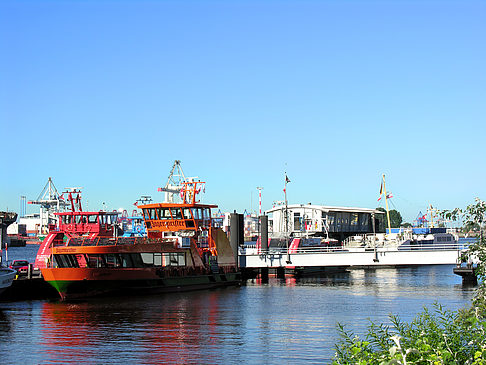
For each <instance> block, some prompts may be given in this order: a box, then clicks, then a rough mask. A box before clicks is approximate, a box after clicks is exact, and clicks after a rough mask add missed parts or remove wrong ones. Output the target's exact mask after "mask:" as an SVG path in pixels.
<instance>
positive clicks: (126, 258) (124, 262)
mask: <svg viewBox="0 0 486 365" xmlns="http://www.w3.org/2000/svg"><path fill="white" fill-rule="evenodd" d="M120 261H121V267H133V262H132V257H131V255H130V254H129V253H121V254H120Z"/></svg>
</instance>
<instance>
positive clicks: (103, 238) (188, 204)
mask: <svg viewBox="0 0 486 365" xmlns="http://www.w3.org/2000/svg"><path fill="white" fill-rule="evenodd" d="M200 184H203V183H202V182H189V183H185V185H184V189H183V191H182V192H181V196H183V202H182V203H160V204H147V205H141V206H139V208H141V209H142V211H143V215H144V221H145V225H146V227H147V232H148V237H130V238H126V237H117V234H118V227H117V226H116V214H117V213H108V212H101V211H100V212H83V211H82V210H81V204H80V199H81V198H80V195H79V191H73V192H69V193H68V194H69V196H68V200H69V201H70V202H71V211H69V212H64V213H56V214H57V215H58V216H59V223H58V225H57V226H56V227H51V230H50V232H49V234H48V235H47V237H46V238H45V240H44V242H43V243H42V246H41V247H40V249H39V254H38V256H37V258H36V264H35V265H36V266H37V267H39V268H40V269H41V271H42V275H43V277H44V279H45V280H46V281H47V282H48V283H50V284H51V285H52V286H54V287H55V288H56V289H57V290H58V292H59V294H60V296H61V298H62V299H63V300H64V299H70V298H79V297H87V296H95V295H100V294H106V293H113V292H121V293H124V294H125V293H128V292H138V293H146V292H167V291H178V290H193V289H203V288H212V287H217V286H223V285H234V284H238V283H239V280H240V273H238V272H237V270H236V260H235V256H234V254H233V250H232V249H231V247H230V244H229V241H228V238H227V237H226V235H225V234H224V232H223V231H222V230H221V229H219V228H216V227H214V225H213V222H212V219H211V208H214V207H216V206H214V205H204V204H199V203H197V202H196V194H197V193H198V189H197V187H198V185H200Z"/></svg>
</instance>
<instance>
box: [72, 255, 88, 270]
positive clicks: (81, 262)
mask: <svg viewBox="0 0 486 365" xmlns="http://www.w3.org/2000/svg"><path fill="white" fill-rule="evenodd" d="M75 257H76V261H77V263H78V266H79V267H88V263H87V261H86V256H85V255H81V254H78V255H75Z"/></svg>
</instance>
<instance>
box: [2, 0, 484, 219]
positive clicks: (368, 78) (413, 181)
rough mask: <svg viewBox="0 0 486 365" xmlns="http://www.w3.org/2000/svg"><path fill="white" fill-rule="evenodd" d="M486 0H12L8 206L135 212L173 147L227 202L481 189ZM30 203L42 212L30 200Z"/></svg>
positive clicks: (440, 195) (228, 205) (6, 31)
mask: <svg viewBox="0 0 486 365" xmlns="http://www.w3.org/2000/svg"><path fill="white" fill-rule="evenodd" d="M484 39H486V2H484V1H76V2H75V1H72V2H69V1H2V2H1V3H0V52H1V54H2V56H1V57H0V131H1V141H2V150H3V158H2V171H1V172H0V174H1V175H0V176H1V178H0V210H6V209H9V210H16V211H18V209H19V197H20V195H26V196H27V199H36V198H37V196H38V195H39V193H40V192H41V190H42V188H43V187H44V185H45V183H46V182H47V179H48V177H49V176H51V177H52V178H53V180H54V183H55V184H56V186H57V187H58V189H60V190H61V189H63V188H64V187H70V186H79V187H83V192H84V195H83V198H84V200H85V201H86V200H87V201H88V207H89V208H90V209H99V208H101V207H102V205H101V204H102V202H106V204H107V206H108V207H109V208H110V209H118V208H120V207H124V208H128V209H130V210H131V209H132V208H133V206H132V203H133V202H134V201H135V200H136V199H137V198H138V197H139V196H140V195H151V196H152V197H153V198H154V199H155V200H161V199H162V194H161V193H158V192H157V191H156V190H157V187H159V186H163V185H164V184H165V182H166V180H167V176H168V174H169V171H170V168H171V166H172V163H173V161H174V160H175V159H179V160H181V161H182V166H183V169H184V172H185V173H186V175H189V176H198V177H199V178H201V179H202V180H204V181H206V182H207V188H206V194H205V196H204V198H203V200H204V201H205V202H211V203H215V204H218V205H219V206H220V207H221V209H222V210H224V211H233V210H237V211H241V212H242V211H243V210H245V209H247V210H249V209H250V208H253V210H256V209H257V205H258V191H257V190H256V187H257V186H262V187H263V188H264V189H263V208H264V209H269V208H270V207H271V206H272V202H273V201H275V200H282V199H283V192H282V188H283V184H284V171H287V174H288V176H289V178H290V179H291V182H290V183H289V185H288V197H289V202H290V203H309V202H311V203H313V204H325V205H340V206H359V207H368V208H374V207H376V206H378V202H377V198H378V193H379V188H380V179H381V175H382V174H385V175H386V179H387V186H388V189H389V190H391V191H392V192H393V194H394V198H393V205H392V206H391V207H392V208H396V209H397V210H399V211H400V212H401V213H402V216H403V217H404V219H405V220H408V221H411V220H413V219H415V217H416V216H417V214H418V212H419V210H422V211H425V209H426V207H427V206H428V205H429V204H432V205H433V206H434V207H437V208H440V209H448V208H453V207H457V206H459V207H463V206H465V205H467V204H469V203H471V202H472V201H473V199H474V197H476V196H479V197H482V198H483V199H486V172H485V158H486V150H485V148H484V143H485V141H486V126H485V125H486V117H485V116H486V67H485V65H486V47H484ZM28 212H33V209H32V207H30V206H29V208H28Z"/></svg>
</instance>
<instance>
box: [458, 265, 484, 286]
mask: <svg viewBox="0 0 486 365" xmlns="http://www.w3.org/2000/svg"><path fill="white" fill-rule="evenodd" d="M453 271H454V274H456V275H459V276H461V277H462V283H463V284H472V285H477V284H478V277H477V275H476V267H475V266H474V265H471V264H467V265H461V264H458V265H457V266H456V267H455V268H454V270H453Z"/></svg>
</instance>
